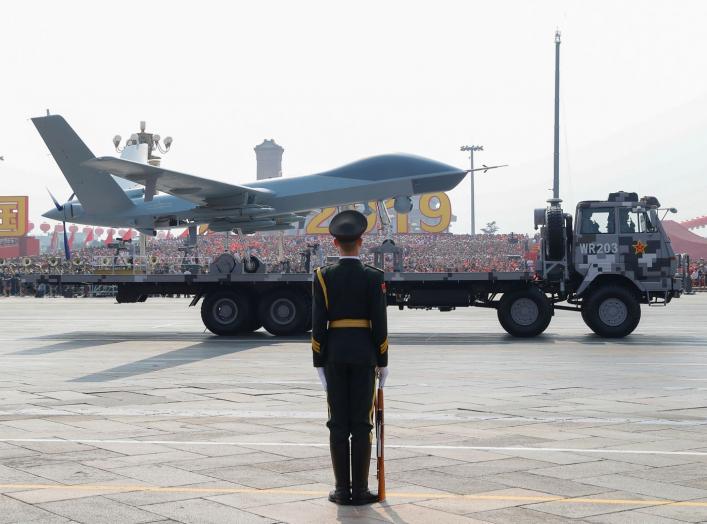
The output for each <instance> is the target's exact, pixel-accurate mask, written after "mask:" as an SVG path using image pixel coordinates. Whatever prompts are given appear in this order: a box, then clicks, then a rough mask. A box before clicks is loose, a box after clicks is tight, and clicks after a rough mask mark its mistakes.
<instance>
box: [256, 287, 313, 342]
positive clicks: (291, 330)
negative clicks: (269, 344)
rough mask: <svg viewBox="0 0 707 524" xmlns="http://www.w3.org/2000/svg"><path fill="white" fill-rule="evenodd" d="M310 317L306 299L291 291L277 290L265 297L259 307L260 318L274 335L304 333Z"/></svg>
mask: <svg viewBox="0 0 707 524" xmlns="http://www.w3.org/2000/svg"><path fill="white" fill-rule="evenodd" d="M308 316H309V315H308V308H307V302H306V301H305V299H304V297H303V296H302V295H301V294H300V293H298V292H296V291H293V290H291V289H276V290H275V291H272V292H270V293H268V294H267V295H265V296H264V297H263V298H262V299H261V300H260V304H259V305H258V317H259V318H260V321H261V322H262V323H263V327H265V329H267V330H268V332H270V333H272V334H273V335H293V334H295V333H302V332H303V330H304V329H305V325H306V323H307V318H308ZM310 323H311V321H310Z"/></svg>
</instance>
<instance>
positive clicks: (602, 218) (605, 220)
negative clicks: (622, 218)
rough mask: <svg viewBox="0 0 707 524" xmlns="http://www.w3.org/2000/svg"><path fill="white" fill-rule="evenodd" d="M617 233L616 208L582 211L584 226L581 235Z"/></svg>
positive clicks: (596, 208) (586, 209) (597, 208)
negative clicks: (615, 223) (615, 222)
mask: <svg viewBox="0 0 707 524" xmlns="http://www.w3.org/2000/svg"><path fill="white" fill-rule="evenodd" d="M615 232H616V226H615V225H614V208H612V207H595V208H584V209H583V210H582V224H581V227H580V233H581V234H583V235H596V234H603V233H604V234H613V233H615Z"/></svg>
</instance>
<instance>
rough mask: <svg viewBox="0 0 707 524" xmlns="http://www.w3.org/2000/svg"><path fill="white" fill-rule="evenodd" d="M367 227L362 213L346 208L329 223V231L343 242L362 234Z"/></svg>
mask: <svg viewBox="0 0 707 524" xmlns="http://www.w3.org/2000/svg"><path fill="white" fill-rule="evenodd" d="M366 227H368V220H366V217H365V216H364V214H363V213H361V212H359V211H354V210H353V209H347V210H346V211H342V212H341V213H339V214H338V215H336V216H335V217H334V218H332V219H331V222H330V223H329V233H331V234H332V236H334V237H336V238H337V239H338V240H341V241H343V242H350V241H352V240H356V239H358V238H360V237H361V235H363V233H364V232H365V231H366Z"/></svg>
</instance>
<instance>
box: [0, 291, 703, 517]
mask: <svg viewBox="0 0 707 524" xmlns="http://www.w3.org/2000/svg"><path fill="white" fill-rule="evenodd" d="M186 304H187V303H186V301H184V300H150V301H148V302H147V303H145V304H130V305H116V304H113V303H111V301H110V300H107V299H105V300H101V299H95V300H92V299H75V300H67V299H45V300H36V299H31V298H28V299H0V322H1V326H2V331H1V333H0V362H2V368H1V369H2V373H1V374H0V523H7V522H34V523H39V522H52V523H54V522H56V523H61V522H70V521H76V522H86V523H100V522H110V523H115V522H127V523H139V522H185V523H191V522H257V523H260V522H263V523H265V522H291V523H298V522H336V521H342V522H348V521H354V520H356V519H358V521H361V522H377V521H391V522H409V523H418V522H419V523H429V522H438V523H455V522H467V523H474V522H490V523H501V522H511V523H516V522H530V523H533V522H542V523H547V524H552V523H556V522H592V523H615V522H635V523H647V524H651V523H677V522H707V374H706V373H705V371H707V323H706V322H705V318H707V294H704V295H701V296H695V297H685V298H683V299H681V300H679V301H677V303H674V304H671V305H670V307H668V308H663V309H658V308H655V309H647V308H646V309H644V317H643V322H642V323H641V326H640V327H639V329H638V331H637V332H636V333H635V334H634V335H633V336H631V337H630V338H628V339H626V340H621V341H605V340H601V339H599V338H597V337H595V336H593V335H590V334H588V330H587V329H586V328H585V326H584V325H583V324H582V323H581V320H580V318H579V316H578V315H574V314H571V313H568V312H559V313H558V315H557V316H556V317H555V318H554V320H553V322H552V324H551V326H550V328H549V330H548V333H547V334H546V335H545V336H543V337H540V338H537V339H535V340H530V341H522V340H514V339H511V338H509V337H508V336H506V335H505V334H504V333H503V332H502V330H501V329H500V327H499V326H498V324H497V322H496V320H495V315H494V312H493V311H488V310H473V311H464V310H462V311H456V312H452V313H439V312H417V311H404V312H399V311H397V310H392V309H391V310H390V317H391V321H390V324H391V332H392V336H391V350H390V351H391V357H390V359H391V376H390V380H389V386H388V387H387V389H386V391H387V395H386V408H387V412H386V419H387V422H388V424H387V437H388V448H387V456H388V460H387V471H388V475H387V478H388V491H389V499H388V502H387V503H385V504H382V505H374V506H372V507H368V508H338V507H336V506H334V505H332V504H330V503H329V502H327V501H326V499H325V493H326V492H327V490H328V489H329V488H330V485H331V483H332V475H331V472H330V469H329V459H328V450H327V447H326V442H327V434H326V429H325V427H324V425H323V422H324V418H325V402H324V394H323V392H322V391H321V390H320V387H319V384H318V382H317V380H316V375H315V373H314V370H313V369H312V368H311V359H310V353H309V351H310V350H309V347H308V344H307V340H306V339H305V338H296V339H285V340H283V339H275V338H272V337H270V336H268V335H267V334H265V333H256V334H255V335H254V336H251V337H247V338H242V339H237V340H229V339H219V338H217V337H213V336H210V335H209V334H208V333H203V332H202V331H203V328H202V327H201V324H200V320H199V315H198V311H197V310H194V309H187V307H186ZM372 469H373V468H372ZM372 481H373V479H372Z"/></svg>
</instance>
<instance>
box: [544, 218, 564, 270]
mask: <svg viewBox="0 0 707 524" xmlns="http://www.w3.org/2000/svg"><path fill="white" fill-rule="evenodd" d="M564 222H565V219H564V216H563V213H562V209H560V208H559V207H549V208H548V209H547V217H546V219H545V224H546V226H545V232H546V238H545V242H546V244H547V258H548V260H562V257H563V255H564V254H565V246H564V243H565V239H564V233H563V230H564Z"/></svg>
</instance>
